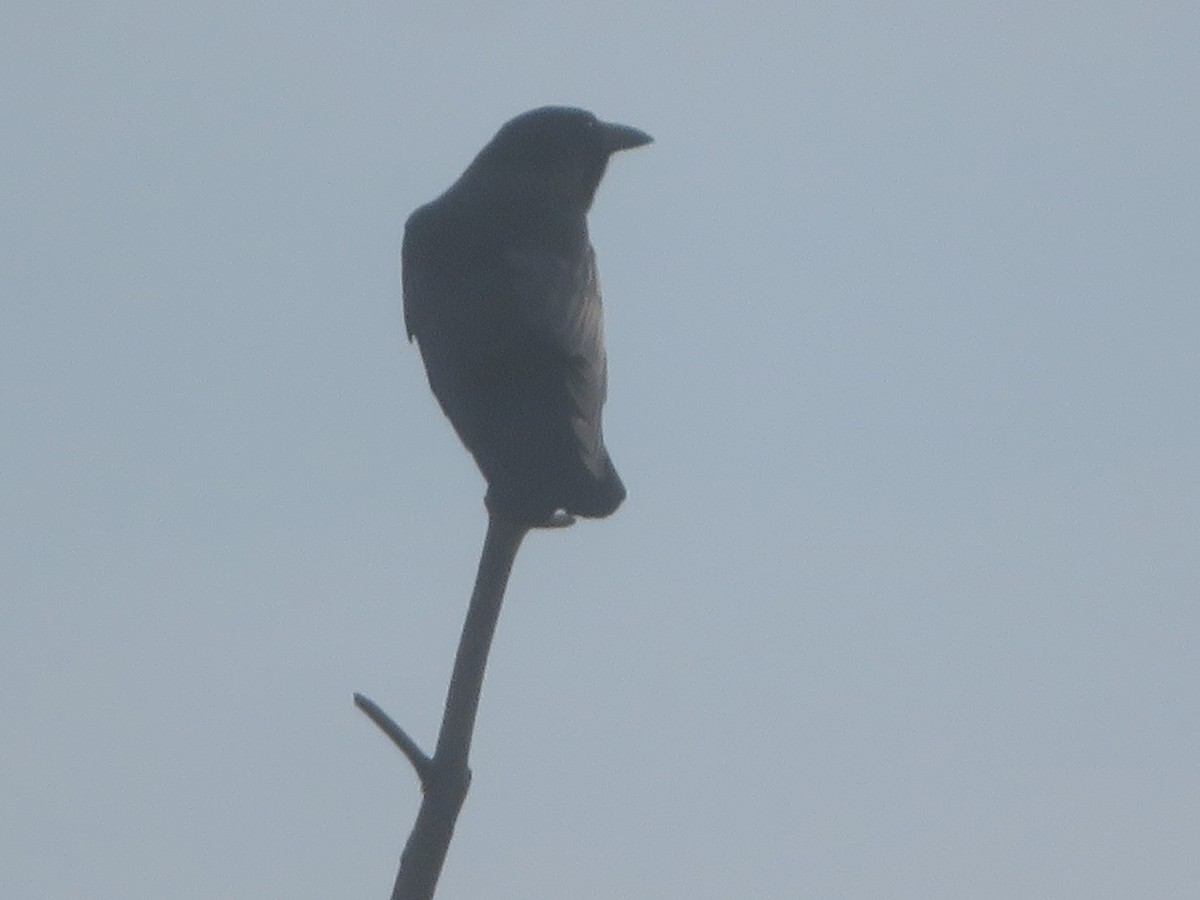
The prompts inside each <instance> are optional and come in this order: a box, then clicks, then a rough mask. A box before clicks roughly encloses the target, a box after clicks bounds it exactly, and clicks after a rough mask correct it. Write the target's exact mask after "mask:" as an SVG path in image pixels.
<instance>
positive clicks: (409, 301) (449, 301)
mask: <svg viewBox="0 0 1200 900" xmlns="http://www.w3.org/2000/svg"><path fill="white" fill-rule="evenodd" d="M445 203H446V198H443V199H442V200H439V201H434V203H432V204H428V205H427V206H425V207H422V208H421V209H419V210H417V211H416V212H415V213H413V215H412V216H411V217H410V219H409V221H408V224H407V226H406V228H405V236H404V245H403V251H402V266H403V269H402V277H403V286H404V317H405V327H406V329H407V331H408V334H409V337H410V338H411V337H415V338H416V339H417V342H418V343H419V345H420V347H421V353H422V356H423V357H424V359H425V365H426V370H427V373H428V375H429V381H430V385H431V386H432V387H433V390H434V393H435V394H436V395H437V397H438V400H439V401H440V402H441V404H442V407H443V409H444V410H445V411H446V414H447V415H448V416H449V417H450V420H451V422H452V423H453V424H454V426H455V428H456V430H457V431H458V432H459V435H460V437H462V439H463V441H464V443H466V444H467V446H468V448H469V449H470V450H471V451H472V453H474V454H475V456H476V459H477V460H479V461H480V464H481V466H483V467H484V468H485V473H486V472H487V466H486V465H485V457H486V456H488V455H489V453H490V448H489V447H488V446H487V441H488V439H489V438H488V437H487V435H491V436H493V437H492V439H493V440H494V435H495V434H496V432H497V429H498V427H499V424H500V423H498V417H499V416H502V415H503V414H504V411H505V410H506V409H508V410H511V411H512V413H513V420H514V424H515V422H517V421H521V422H523V423H534V422H535V423H536V427H531V428H530V429H529V431H528V432H527V437H528V439H530V440H535V441H536V440H539V439H542V440H544V441H545V442H546V443H547V444H550V443H553V444H556V445H561V444H562V443H563V442H564V441H565V440H567V434H565V433H564V432H569V435H570V439H569V440H567V442H568V443H569V444H571V445H573V448H574V454H575V455H576V456H577V458H578V459H579V461H580V462H582V463H583V464H584V466H585V467H586V468H587V469H588V470H589V471H590V472H592V473H593V475H595V476H597V477H599V476H600V475H602V474H603V473H604V472H605V470H606V467H607V465H608V463H607V455H606V453H605V450H604V446H603V439H602V436H601V425H600V415H601V409H602V407H603V405H604V399H605V378H606V362H605V353H604V322H603V308H602V304H601V299H600V287H599V282H598V278H597V274H596V264H595V256H594V253H593V252H592V248H591V245H590V244H589V243H588V241H587V238H586V231H581V235H582V237H581V240H580V242H579V243H578V244H577V246H576V248H574V249H573V250H572V251H571V252H567V253H559V252H551V251H546V250H541V249H535V248H532V247H529V246H520V245H518V246H515V247H513V246H508V245H507V242H506V241H504V240H503V238H502V237H501V236H499V235H496V234H486V233H485V234H480V233H479V232H478V231H475V230H474V229H472V228H464V227H463V222H462V220H461V219H458V218H457V217H456V216H454V215H453V209H448V208H446V207H445V206H444V204H445ZM456 219H457V221H456Z"/></svg>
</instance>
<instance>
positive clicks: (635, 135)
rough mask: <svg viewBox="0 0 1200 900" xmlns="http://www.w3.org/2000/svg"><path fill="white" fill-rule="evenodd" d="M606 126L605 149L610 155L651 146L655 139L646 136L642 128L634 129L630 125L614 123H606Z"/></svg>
mask: <svg viewBox="0 0 1200 900" xmlns="http://www.w3.org/2000/svg"><path fill="white" fill-rule="evenodd" d="M603 124H604V149H605V150H607V151H608V152H609V153H616V152H617V151H618V150H630V149H632V148H633V147H641V146H642V145H643V144H649V143H650V142H651V141H653V140H654V138H652V137H650V135H648V134H646V132H644V131H642V130H641V129H640V128H634V127H632V126H630V125H617V124H615V123H613V122H605V123H603Z"/></svg>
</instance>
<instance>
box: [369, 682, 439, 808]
mask: <svg viewBox="0 0 1200 900" xmlns="http://www.w3.org/2000/svg"><path fill="white" fill-rule="evenodd" d="M354 705H355V706H357V707H358V708H359V709H361V710H362V711H363V712H364V713H366V716H367V718H368V719H370V720H371V721H372V722H374V723H375V724H376V725H377V726H379V730H380V731H382V732H383V733H384V734H386V735H387V736H388V738H389V739H390V740H391V742H392V743H393V744H395V745H396V746H397V747H399V748H400V752H401V753H403V754H404V756H405V757H406V758H407V759H408V761H409V762H410V763H412V767H413V768H414V769H416V770H417V778H419V779H420V780H421V789H422V790H425V789H426V788H427V787H428V786H429V782H430V781H431V780H432V779H433V760H431V759H430V758H429V757H428V756H426V755H425V752H424V751H423V750H421V748H420V747H418V746H417V742H416V741H414V740H413V739H412V738H410V737H409V736H408V735H407V734H406V733H405V731H404V729H403V728H401V727H400V726H399V725H397V724H396V722H395V720H394V719H392V717H391V716H389V715H388V714H387V713H385V712H384V711H383V710H382V709H381V708H380V707H379V704H377V703H376V702H375V701H374V700H372V699H371V698H370V697H364V696H363V695H362V694H355V695H354Z"/></svg>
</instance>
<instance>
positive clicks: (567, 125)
mask: <svg viewBox="0 0 1200 900" xmlns="http://www.w3.org/2000/svg"><path fill="white" fill-rule="evenodd" d="M651 140H652V138H651V137H650V135H648V134H646V132H644V131H640V130H639V129H637V128H632V127H630V126H628V125H616V124H613V123H611V122H602V121H600V120H599V119H597V118H596V117H595V116H594V115H592V114H591V113H590V112H588V111H587V110H583V109H575V108H573V107H569V106H543V107H540V108H539V109H534V110H530V111H529V112H527V113H522V114H521V115H519V116H517V117H516V118H515V119H512V120H510V121H509V122H507V123H505V125H504V126H503V127H502V128H501V129H500V130H499V131H498V132H497V133H496V136H495V137H494V138H492V140H491V141H490V142H489V143H488V145H487V146H486V147H484V148H483V149H482V150H481V151H480V152H479V155H478V156H477V157H475V161H474V162H473V163H471V167H470V169H469V170H468V172H474V173H477V174H480V175H483V174H484V173H486V175H487V177H492V178H494V177H496V176H497V175H499V176H501V177H507V178H508V179H509V180H510V181H511V182H512V183H513V185H514V186H520V189H521V190H523V191H527V192H528V191H533V192H536V193H541V192H543V191H548V192H550V193H551V195H553V196H555V197H557V198H560V199H561V200H564V201H567V202H571V203H572V204H576V203H578V204H581V205H582V206H583V208H584V209H587V208H588V207H589V206H590V205H591V202H592V197H593V195H594V194H595V192H596V187H597V185H599V184H600V179H601V178H603V177H604V169H605V167H606V166H607V165H608V158H609V156H610V155H612V154H613V153H615V152H616V151H618V150H627V149H629V148H631V147H640V146H642V145H643V144H648V143H650V141H651Z"/></svg>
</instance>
